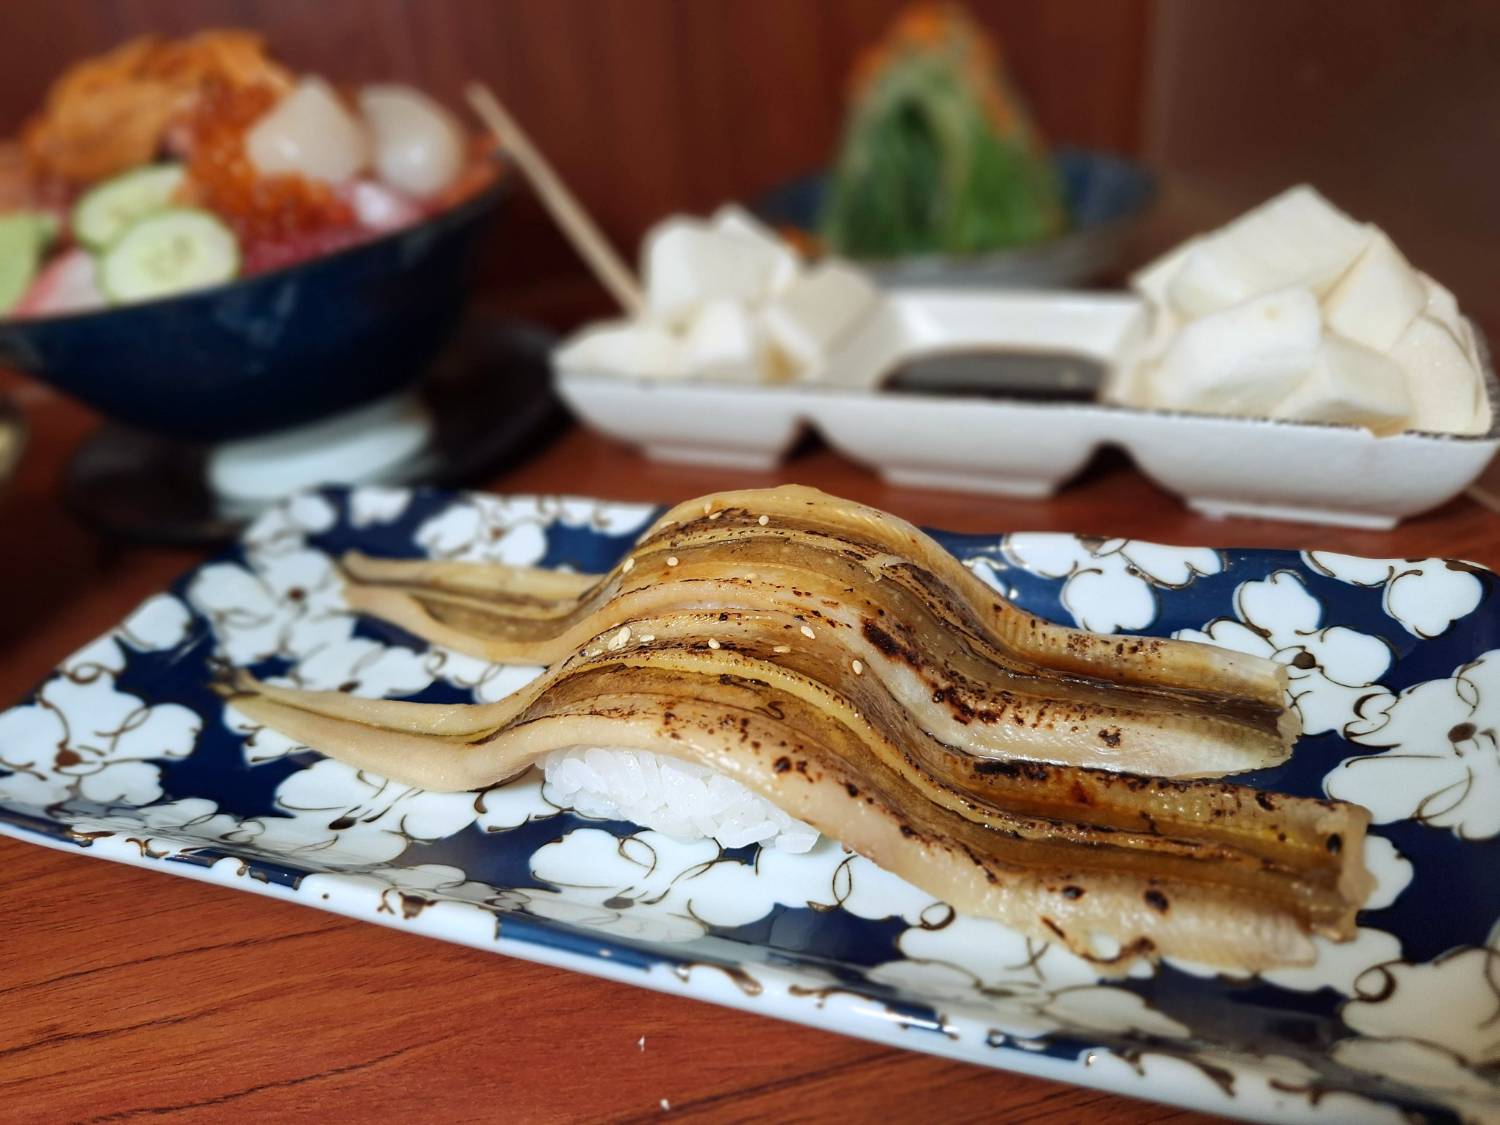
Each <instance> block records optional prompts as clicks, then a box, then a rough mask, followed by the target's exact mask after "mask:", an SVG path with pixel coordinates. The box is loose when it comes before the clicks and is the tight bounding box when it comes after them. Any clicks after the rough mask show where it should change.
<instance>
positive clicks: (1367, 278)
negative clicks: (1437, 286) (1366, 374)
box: [1323, 234, 1427, 352]
mask: <svg viewBox="0 0 1500 1125" xmlns="http://www.w3.org/2000/svg"><path fill="white" fill-rule="evenodd" d="M1426 304H1427V291H1426V289H1425V288H1423V286H1422V279H1421V277H1420V276H1419V275H1418V274H1417V271H1416V270H1414V269H1412V268H1411V266H1410V265H1408V264H1407V261H1406V259H1405V258H1403V257H1402V256H1401V252H1400V251H1399V250H1397V249H1396V247H1395V246H1394V245H1393V244H1392V242H1391V240H1390V239H1389V238H1387V237H1386V236H1385V235H1384V234H1380V235H1377V236H1376V237H1375V240H1374V241H1373V242H1371V243H1370V245H1369V246H1367V247H1366V248H1365V252H1364V253H1363V254H1361V255H1360V256H1359V257H1358V258H1357V259H1356V260H1355V262H1354V265H1353V266H1351V267H1350V268H1349V272H1348V273H1346V274H1345V275H1344V276H1343V277H1342V278H1340V279H1339V282H1338V284H1336V285H1335V286H1334V287H1333V288H1332V289H1331V290H1330V291H1329V293H1328V296H1326V297H1324V298H1323V319H1324V320H1325V321H1326V322H1327V324H1328V327H1329V328H1331V329H1332V330H1333V331H1335V332H1337V333H1338V334H1339V335H1340V336H1342V337H1344V338H1345V339H1346V340H1353V341H1354V342H1355V343H1356V344H1363V345H1364V346H1365V347H1367V348H1373V349H1374V350H1375V351H1377V352H1386V351H1390V349H1391V346H1392V345H1393V344H1395V342H1396V341H1397V340H1398V339H1400V338H1401V333H1403V332H1405V331H1406V326H1407V325H1408V324H1410V323H1411V321H1412V318H1413V317H1414V316H1416V315H1417V314H1418V313H1420V312H1421V311H1422V309H1423V308H1424V307H1425V306H1426Z"/></svg>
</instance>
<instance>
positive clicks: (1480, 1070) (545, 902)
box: [0, 489, 1500, 1122]
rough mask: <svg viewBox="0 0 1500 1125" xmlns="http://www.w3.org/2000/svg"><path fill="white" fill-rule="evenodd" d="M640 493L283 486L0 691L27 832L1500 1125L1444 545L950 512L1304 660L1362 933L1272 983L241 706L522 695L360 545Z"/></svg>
mask: <svg viewBox="0 0 1500 1125" xmlns="http://www.w3.org/2000/svg"><path fill="white" fill-rule="evenodd" d="M653 511H654V509H652V508H651V507H649V506H643V505H626V504H613V503H605V502H600V501H592V500H576V499H556V498H539V497H522V496H513V497H494V496H466V495H456V494H449V493H439V492H416V493H409V492H404V491H395V490H385V489H360V490H356V491H354V492H349V493H331V494H319V495H311V496H305V497H301V498H298V499H295V500H293V501H291V502H289V503H288V504H286V505H284V506H282V507H280V508H278V509H275V510H273V511H272V512H270V513H269V514H267V515H266V516H265V517H264V518H262V519H261V520H260V521H259V522H257V523H256V524H255V525H254V526H253V527H252V528H251V529H250V530H249V531H248V532H247V533H246V535H245V537H244V540H243V542H242V543H241V545H240V546H239V547H238V548H236V549H235V550H233V551H231V552H230V553H228V554H227V555H225V556H223V557H221V558H219V559H217V560H215V561H213V562H210V563H208V564H206V565H204V566H201V567H198V568H197V569H195V570H193V571H191V572H190V573H188V574H187V575H185V576H184V577H183V578H182V579H181V580H180V581H179V582H178V583H177V584H176V586H175V587H174V588H173V590H172V592H171V593H167V594H162V595H159V596H157V597H155V598H152V599H151V600H149V601H148V602H146V603H145V604H144V605H143V606H141V607H140V609H139V610H137V611H136V612H135V613H134V614H132V615H131V617H130V618H129V619H128V620H127V621H125V622H124V623H123V624H122V625H120V626H119V627H118V628H116V629H115V630H113V631H112V632H111V633H109V634H108V635H107V636H104V637H101V638H100V639H99V640H97V641H96V642H94V643H93V644H91V645H89V646H88V647H87V648H85V649H83V650H82V651H81V652H78V653H76V654H74V655H73V656H72V657H70V658H68V659H67V660H66V661H65V662H64V663H63V664H62V665H61V667H59V669H58V670H57V672H56V673H55V674H54V675H53V676H52V678H50V679H49V680H48V681H47V682H46V683H44V684H43V685H42V686H41V687H40V688H39V689H38V690H37V692H36V694H35V695H34V696H33V697H32V698H31V699H30V700H29V701H27V702H25V703H23V704H22V705H20V706H18V707H16V708H14V709H12V710H10V711H7V712H4V713H0V832H4V833H5V834H7V835H11V836H14V837H16V838H18V839H22V840H29V841H32V842H35V843H40V844H45V845H49V846H53V847H57V848H62V849H65V850H75V849H76V850H79V851H80V852H81V854H83V855H92V856H97V857H102V858H106V859H113V860H117V861H121V862H126V863H131V864H136V865H139V866H149V867H155V868H157V869H159V870H161V871H165V872H170V873H173V874H178V875H187V876H190V877H193V878H198V879H204V880H208V881H211V882H215V883H221V884H223V885H225V886H230V887H235V888H238V889H241V890H246V891H252V892H255V893H257V894H265V895H271V896H274V897H277V898H283V899H288V900H293V901H299V902H303V903H306V904H307V905H309V906H316V907H321V908H323V909H326V910H333V911H337V912H340V913H343V914H348V915H351V916H354V917H359V918H364V919H367V920H369V921H373V922H380V923H382V924H386V925H390V926H394V927H398V928H402V929H408V930H412V931H416V932H419V933H424V934H429V935H431V936H434V937H441V938H445V939H447V940H450V941H457V942H462V943H464V944H467V945H472V946H475V947H478V948H481V949H490V950H495V951H497V952H501V953H508V954H511V955H513V956H518V957H525V958H530V959H532V960H537V961H542V962H546V963H549V964H553V965H560V966H564V967H567V968H571V969H577V970H579V971H581V972H586V973H593V974H595V975H598V976H605V977H610V978H612V979H615V980H622V981H629V982H632V983H635V984H639V985H643V986H645V987H648V988H656V989H661V990H663V991H668V992H675V993H680V994H683V995H688V996H692V997H695V998H698V999H703V1000H710V1001H714V1002H717V1003H721V1004H728V1005H732V1006H734V1007H738V1008H743V1009H746V1010H748V1011H756V1012H761V1013H764V1014H766V1015H771V1016H777V1017H780V1018H783V1019H789V1020H795V1021H799V1022H802V1023H807V1024H812V1025H815V1026H818V1027H824V1028H828V1029H831V1030H835V1031H841V1032H845V1033H848V1034H852V1035H858V1036H863V1037H865V1038H868V1039H872V1040H876V1041H879V1042H883V1043H889V1044H893V1045H897V1046H903V1047H909V1048H913V1049H916V1050H924V1051H930V1052H933V1053H935V1054H941V1055H946V1056H949V1057H953V1058H958V1059H964V1060H967V1061H970V1062H975V1063H979V1064H981V1065H986V1066H997V1067H1005V1068H1009V1069H1012V1070H1019V1071H1025V1072H1028V1073H1033V1074H1039V1075H1043V1076H1046V1077H1049V1078H1056V1079H1061V1080H1064V1081H1070V1082H1077V1083H1082V1084H1085V1085H1090V1086H1096V1087H1100V1088H1103V1089H1108V1090H1115V1091H1119V1092H1122V1093H1126V1094H1132V1095H1135V1096H1138V1097H1148V1098H1156V1099H1160V1100H1163V1101H1170V1102H1177V1103H1181V1104H1184V1105H1191V1106H1195V1107H1199V1108H1202V1109H1206V1110H1210V1111H1214V1112H1219V1113H1225V1114H1231V1115H1237V1116H1244V1117H1249V1118H1264V1119H1275V1120H1277V1121H1282V1122H1290V1121H1327V1122H1347V1121H1354V1120H1359V1121H1392V1122H1395V1121H1409V1120H1412V1119H1414V1118H1415V1119H1419V1120H1432V1121H1453V1120H1471V1121H1480V1120H1500V927H1497V925H1496V921H1497V916H1500V742H1497V739H1500V735H1497V731H1500V616H1497V614H1496V612H1495V606H1494V599H1495V597H1496V594H1497V591H1500V579H1497V578H1496V576H1495V575H1493V574H1491V573H1490V572H1488V571H1486V570H1483V569H1481V568H1478V567H1473V566H1469V565H1467V564H1463V563H1454V562H1444V561H1442V560H1388V561H1373V560H1368V559H1357V558H1351V557H1348V556H1343V555H1332V554H1322V553H1318V552H1306V553H1302V554H1297V553H1292V552H1276V551H1218V550H1207V549H1190V548H1179V547H1162V546H1155V545H1152V544H1147V543H1139V542H1132V541H1127V540H1117V539H1116V540H1097V539H1076V538H1073V537H1071V536H1059V535H1011V536H1007V537H998V536H991V537H980V536H960V535H940V536H939V538H940V540H941V541H942V543H943V544H944V545H945V546H946V547H948V548H949V549H950V550H952V551H953V552H954V553H955V554H957V555H958V556H959V557H960V558H961V559H963V560H964V561H965V562H967V563H968V564H969V565H970V566H971V567H973V568H974V570H975V571H976V572H977V573H979V574H980V575H982V576H983V577H984V578H985V579H986V580H987V581H989V582H991V583H993V584H994V585H995V586H997V587H998V588H1000V589H1002V590H1003V591H1004V592H1005V593H1006V594H1008V595H1009V596H1010V597H1012V598H1014V599H1015V600H1016V601H1017V602H1019V603H1020V604H1021V605H1024V606H1026V607H1027V608H1029V609H1032V610H1035V611H1037V612H1039V613H1041V614H1044V615H1046V616H1048V617H1051V618H1055V619H1058V620H1062V621H1068V620H1072V621H1074V622H1077V623H1078V624H1081V625H1083V626H1086V627H1088V628H1090V629H1094V630H1099V631H1115V630H1119V631H1136V632H1145V633H1153V634H1161V635H1166V634H1172V635H1177V636H1188V637H1193V638H1199V639H1205V638H1206V639H1211V640H1213V641H1214V642H1216V643H1218V644H1222V645H1227V646H1230V647H1233V648H1239V649H1244V650H1247V651H1252V652H1257V653H1261V654H1263V655H1267V656H1272V657H1274V658H1275V659H1276V660H1278V661H1281V662H1282V663H1284V664H1286V665H1287V666H1288V668H1289V670H1290V673H1291V676H1292V684H1293V688H1292V694H1293V697H1294V700H1295V704H1296V706H1297V708H1298V709H1299V710H1300V711H1301V713H1302V719H1303V723H1304V726H1305V728H1306V732H1307V733H1306V735H1305V737H1304V738H1303V739H1302V740H1301V742H1300V743H1299V744H1298V746H1297V752H1296V754H1295V755H1294V756H1293V758H1292V760H1291V761H1290V762H1289V763H1288V764H1287V765H1285V766H1283V767H1280V768H1278V769H1275V770H1268V771H1265V772H1263V773H1260V774H1257V775H1253V776H1251V777H1250V778H1249V780H1250V781H1251V782H1252V783H1254V784H1258V785H1265V786H1268V787H1274V788H1277V789H1280V790H1285V791H1289V792H1293V793H1300V794H1304V795H1319V794H1323V793H1327V794H1330V795H1332V796H1335V797H1339V798H1343V799H1346V800H1351V801H1358V802H1359V803H1361V804H1363V805H1366V806H1367V807H1369V808H1370V809H1371V811H1372V812H1373V813H1374V819H1375V827H1374V830H1373V836H1372V841H1371V846H1370V851H1369V862H1370V865H1371V866H1372V868H1373V869H1374V871H1375V872H1376V874H1377V876H1378V880H1379V886H1378V889H1377V890H1376V891H1375V893H1374V895H1373V897H1372V899H1371V901H1370V902H1369V903H1368V904H1367V909H1366V910H1365V912H1364V913H1363V914H1362V915H1361V917H1360V929H1359V933H1358V937H1357V938H1356V940H1354V941H1352V942H1350V943H1347V944H1346V945H1342V946H1332V945H1328V944H1323V945H1322V946H1321V953H1320V956H1319V960H1318V961H1317V963H1316V964H1315V965H1313V966H1311V967H1308V968H1301V969H1295V970H1282V971H1278V972H1273V973H1266V974H1262V975H1261V976H1259V977H1235V976H1232V975H1225V974H1216V973H1214V972H1212V971H1210V970H1206V969H1204V968H1202V967H1200V966H1195V965H1190V964H1179V963H1168V964H1165V965H1162V966H1159V967H1158V968H1157V969H1155V971H1151V970H1149V969H1146V968H1142V969H1140V970H1138V971H1137V972H1136V973H1135V974H1133V975H1132V976H1130V977H1128V978H1126V979H1123V980H1101V979H1099V978H1098V977H1097V975H1096V974H1095V973H1094V972H1093V971H1092V969H1091V968H1090V967H1089V966H1088V965H1087V964H1086V963H1085V962H1083V961H1080V960H1079V959H1077V958H1075V957H1073V956H1072V955H1071V954H1069V953H1067V952H1066V951H1064V950H1062V949H1060V948H1058V947H1056V946H1051V945H1046V944H1043V943H1040V942H1037V941H1033V940H1028V939H1025V938H1021V937H1018V936H1017V935H1015V934H1013V933H1011V932H1010V931H1008V930H1006V929H1004V928H1002V927H1001V926H999V925H996V924H994V923H991V922H985V921H978V920H974V919H970V918H965V917H956V916H955V915H954V914H953V912H952V911H951V910H949V909H948V908H947V907H946V906H944V905H942V904H941V903H938V902H935V901H933V900H932V899H931V898H930V897H929V896H927V895H925V894H923V893H922V892H920V891H918V890H916V889H915V888H913V887H911V886H909V885H907V884H905V883H903V882H901V881H900V880H898V879H895V878H894V877H892V876H890V875H887V874H885V873H884V872H882V871H881V870H879V869H878V868H876V867H875V866H874V865H872V864H870V863H869V862H867V861H866V860H864V859H862V858H860V857H858V856H854V855H851V854H849V853H846V852H844V851H843V850H841V849H840V848H839V847H838V846H837V845H835V844H833V843H830V842H828V841H826V840H825V841H823V842H821V843H820V844H819V845H818V846H817V847H815V848H814V849H813V850H812V851H811V852H810V853H808V854H806V855H787V854H785V853H781V852H777V851H774V850H770V849H768V850H765V851H761V852H759V853H757V852H756V850H755V849H753V848H745V849H734V850H723V849H720V848H719V847H717V846H715V845H713V844H712V843H702V842H699V843H681V842H678V841H675V840H673V839H670V838H667V837H664V836H662V835H659V834H657V833H653V832H649V831H644V830H638V829H636V828H634V827H633V826H631V825H629V824H623V823H614V822H600V821H590V820H585V819H583V818H581V817H579V816H577V815H575V814H573V813H571V812H567V811H564V810H562V809H560V808H558V807H557V806H556V805H555V804H553V803H552V802H551V801H549V800H548V794H547V792H546V790H545V787H544V786H543V785H542V784H541V783H540V782H538V781H537V780H535V779H534V778H533V777H532V776H531V775H528V776H526V777H524V778H522V779H521V780H518V781H515V782H512V783H510V784H507V785H505V786H501V787H497V788H495V789H492V790H490V791H488V792H485V793H482V794H479V795H477V796H476V795H473V794H438V793H426V792H422V791H419V790H413V789H409V788H406V787H403V786H400V785H395V784H392V783H390V782H388V781H385V780H383V779H381V778H378V777H373V776H370V775H368V774H362V773H359V772H357V771H355V770H353V769H351V768H349V767H347V766H344V765H341V764H340V763H338V762H334V761H331V760H327V759H322V758H319V757H318V756H317V755H315V754H312V753H310V752H308V751H306V750H304V749H302V748H300V747H298V746H296V745H295V744H293V743H290V742H288V740H286V739H284V738H282V737H280V736H278V735H276V734H275V733H273V732H271V731H268V730H265V729H261V728H258V727H256V726H255V725H254V724H251V723H249V722H247V721H246V720H245V719H244V718H243V717H241V716H239V715H237V714H236V713H235V712H234V711H233V710H232V709H226V707H225V705H224V704H222V703H221V702H220V701H219V699H218V698H217V697H215V696H214V695H213V694H212V693H211V692H210V691H209V689H208V682H209V676H210V672H209V666H210V661H211V660H213V659H215V658H223V659H228V660H230V661H232V662H234V663H236V664H243V665H249V666H251V667H254V668H255V669H256V670H257V671H258V672H259V673H260V674H261V675H265V676H284V677H287V678H288V679H289V680H290V681H292V682H296V683H300V684H302V685H304V686H306V687H309V688H341V689H344V690H347V691H352V692H356V693H360V694H375V695H389V696H401V697H408V698H419V699H425V700H464V699H469V698H471V697H472V698H478V699H495V698H498V697H499V696H501V695H504V694H505V693H506V692H508V691H511V690H513V689H514V688H515V687H517V686H518V685H519V684H521V683H523V682H524V681H525V680H526V679H528V678H529V677H530V676H531V675H533V674H534V673H535V671H536V670H534V669H517V668H499V667H494V666H490V665H486V664H485V663H483V662H482V661H478V660H474V659H471V658H467V657H461V656H456V655H455V654H453V653H448V652H443V651H439V650H433V649H428V648H426V647H425V646H423V645H421V644H420V643H418V642H416V641H414V640H413V638H411V637H410V636H407V635H406V634H404V633H401V632H399V631H397V630H394V629H391V628H388V627H386V626H384V625H381V624H379V623H377V622H373V621H369V620H365V619H362V618H356V617H354V616H352V615H351V614H350V613H349V612H348V611H347V610H346V608H345V607H344V605H343V603H342V601H341V598H340V594H339V583H338V581H337V579H336V577H335V574H334V571H333V569H332V565H331V562H330V559H331V556H334V555H337V554H339V553H341V552H342V551H345V550H347V549H349V548H354V547H357V548H359V549H361V550H363V551H366V552H369V553H371V554H381V555H403V556H414V555H431V556H434V557H442V558H456V559H491V560H501V561H505V562H509V563H527V564H539V565H544V566H555V565H570V566H573V567H576V568H580V569H603V568H605V567H606V566H608V565H609V564H610V563H611V562H612V561H613V560H614V559H615V558H617V557H618V556H619V555H620V554H622V553H623V552H624V550H625V548H626V547H627V545H628V544H629V543H630V542H631V541H632V540H633V538H634V536H635V535H636V533H638V532H639V531H640V530H641V529H642V528H643V527H644V526H645V525H646V523H647V521H648V520H649V519H650V518H651V516H652V514H653Z"/></svg>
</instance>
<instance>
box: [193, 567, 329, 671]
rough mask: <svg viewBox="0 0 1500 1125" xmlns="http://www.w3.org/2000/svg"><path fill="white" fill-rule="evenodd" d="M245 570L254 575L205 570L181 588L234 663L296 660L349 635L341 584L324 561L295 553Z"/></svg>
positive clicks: (231, 570) (239, 569) (225, 569)
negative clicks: (186, 590)
mask: <svg viewBox="0 0 1500 1125" xmlns="http://www.w3.org/2000/svg"><path fill="white" fill-rule="evenodd" d="M251 562H252V566H253V569H246V568H245V567H243V566H240V565H238V564H236V563H210V564H209V565H208V566H205V567H203V568H202V569H201V570H199V571H198V573H197V575H196V577H195V578H194V579H193V582H192V584H191V585H190V586H189V587H188V601H189V602H190V603H192V605H193V608H195V609H196V610H197V611H198V612H199V613H201V614H203V616H204V617H206V618H208V621H209V624H210V625H211V626H212V628H213V631H214V637H215V639H216V640H217V641H218V643H219V647H220V648H221V649H222V650H223V652H224V655H225V656H227V657H228V658H229V660H231V661H232V662H233V663H235V664H254V663H256V662H258V661H261V660H266V659H269V658H270V657H273V656H279V657H283V658H285V659H287V660H298V659H301V658H302V657H304V656H307V655H309V654H310V653H312V652H314V651H316V650H317V649H319V648H321V647H323V646H324V645H327V644H329V643H331V642H334V641H342V640H346V639H347V638H348V637H349V636H350V634H352V633H353V631H354V617H353V615H351V614H350V612H349V609H348V607H347V606H346V605H345V604H344V595H343V583H342V582H341V580H340V579H339V576H338V571H337V570H335V568H334V565H333V560H332V559H330V558H329V557H328V556H327V555H325V554H323V553H322V552H321V551H315V550H312V549H311V548H306V547H298V548H296V549H293V550H287V551H284V552H282V553H279V554H273V555H263V556H251Z"/></svg>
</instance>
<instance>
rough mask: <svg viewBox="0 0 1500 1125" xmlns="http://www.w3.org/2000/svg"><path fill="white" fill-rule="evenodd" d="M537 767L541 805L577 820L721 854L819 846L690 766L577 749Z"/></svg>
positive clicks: (770, 809)
mask: <svg viewBox="0 0 1500 1125" xmlns="http://www.w3.org/2000/svg"><path fill="white" fill-rule="evenodd" d="M541 767H542V772H543V774H544V775H545V777H546V779H547V780H546V787H545V789H544V790H543V792H544V794H545V796H546V798H547V800H549V801H551V802H552V803H553V804H555V805H558V806H560V807H563V808H571V809H573V810H574V811H575V812H577V813H579V814H581V815H583V816H592V817H598V818H600V819H604V820H627V821H630V822H631V823H633V824H639V825H641V826H642V827H645V828H651V829H654V830H655V831H657V832H662V833H665V834H666V835H668V836H674V837H677V838H678V839H683V840H698V839H705V838H712V839H715V840H717V841H718V842H719V843H720V844H722V845H723V846H724V847H726V848H742V847H745V846H747V845H749V844H764V845H766V846H769V847H774V848H776V849H778V850H780V851H784V852H789V853H793V854H797V853H801V852H805V851H807V850H808V849H810V848H811V847H812V846H813V845H814V844H815V843H817V841H818V833H817V830H816V829H813V828H811V827H809V826H808V825H806V824H803V823H802V822H801V821H799V820H797V819H795V818H793V817H791V816H789V815H787V814H786V813H785V812H783V811H782V810H781V809H779V808H777V807H776V806H775V805H773V804H772V803H771V802H770V801H767V800H766V799H765V798H764V797H762V796H760V795H759V794H757V793H753V792H751V791H750V790H749V789H746V788H745V787H744V786H743V785H741V784H740V783H739V782H738V781H735V780H734V779H733V778H730V777H725V776H724V775H723V774H721V773H718V772H716V771H715V770H711V769H709V768H708V767H707V766H700V765H698V764H696V763H694V762H680V761H678V760H676V759H675V758H665V757H660V756H658V755H656V754H651V753H648V752H646V751H644V750H616V749H609V748H605V747H599V746H591V747H577V746H575V747H570V748H568V749H565V750H554V751H553V752H552V753H550V754H548V755H547V757H545V758H544V759H542V763H541Z"/></svg>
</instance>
